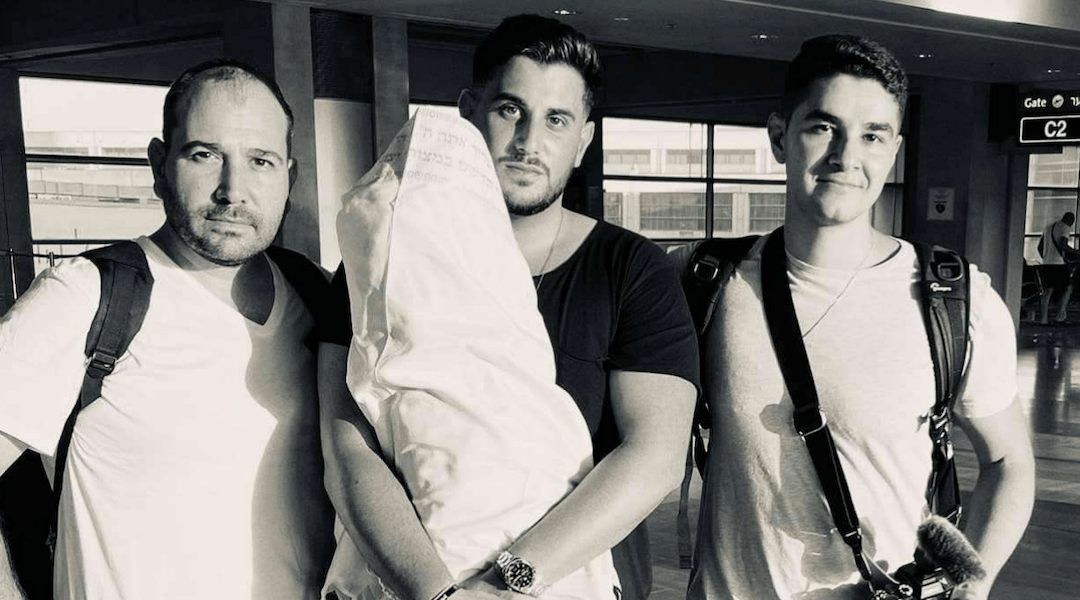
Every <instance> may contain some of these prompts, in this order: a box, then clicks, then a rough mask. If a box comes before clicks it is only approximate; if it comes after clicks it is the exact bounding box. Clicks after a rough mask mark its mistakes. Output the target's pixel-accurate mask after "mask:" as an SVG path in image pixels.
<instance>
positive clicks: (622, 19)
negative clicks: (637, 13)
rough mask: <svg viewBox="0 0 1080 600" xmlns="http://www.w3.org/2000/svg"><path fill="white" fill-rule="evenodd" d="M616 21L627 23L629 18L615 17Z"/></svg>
mask: <svg viewBox="0 0 1080 600" xmlns="http://www.w3.org/2000/svg"><path fill="white" fill-rule="evenodd" d="M615 20H616V21H629V20H630V17H615Z"/></svg>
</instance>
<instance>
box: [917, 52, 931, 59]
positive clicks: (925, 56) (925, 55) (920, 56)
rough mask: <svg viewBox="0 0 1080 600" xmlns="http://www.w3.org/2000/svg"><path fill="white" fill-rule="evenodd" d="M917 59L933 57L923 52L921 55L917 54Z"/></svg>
mask: <svg viewBox="0 0 1080 600" xmlns="http://www.w3.org/2000/svg"><path fill="white" fill-rule="evenodd" d="M919 58H934V55H933V54H930V53H929V52H923V53H922V54H919Z"/></svg>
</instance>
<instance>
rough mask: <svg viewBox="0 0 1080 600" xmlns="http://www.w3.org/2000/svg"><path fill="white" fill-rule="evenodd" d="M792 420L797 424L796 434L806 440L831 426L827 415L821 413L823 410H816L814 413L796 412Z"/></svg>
mask: <svg viewBox="0 0 1080 600" xmlns="http://www.w3.org/2000/svg"><path fill="white" fill-rule="evenodd" d="M815 413H816V414H815ZM815 416H816V417H817V418H815ZM792 420H793V421H794V422H795V432H796V433H798V434H799V435H800V436H802V438H803V439H804V440H805V439H806V438H807V437H809V436H811V435H813V434H815V433H817V432H819V431H821V430H822V429H825V426H826V425H828V424H829V423H828V419H826V418H825V413H823V412H821V408H816V409H814V411H813V412H811V411H796V412H795V414H794V415H793V417H792Z"/></svg>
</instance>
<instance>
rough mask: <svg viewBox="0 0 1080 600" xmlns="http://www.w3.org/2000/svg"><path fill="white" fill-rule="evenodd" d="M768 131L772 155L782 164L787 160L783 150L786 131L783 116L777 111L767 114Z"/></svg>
mask: <svg viewBox="0 0 1080 600" xmlns="http://www.w3.org/2000/svg"><path fill="white" fill-rule="evenodd" d="M768 132H769V146H770V147H771V148H772V153H773V157H774V158H776V162H778V163H780V164H784V161H786V160H787V155H786V153H785V152H784V134H785V133H786V132H787V122H786V121H784V117H782V116H780V115H779V114H777V113H772V114H771V115H769V123H768Z"/></svg>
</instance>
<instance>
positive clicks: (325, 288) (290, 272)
mask: <svg viewBox="0 0 1080 600" xmlns="http://www.w3.org/2000/svg"><path fill="white" fill-rule="evenodd" d="M266 255H267V256H268V257H270V259H271V260H273V261H274V264H276V265H277V266H278V268H279V269H281V274H282V275H284V276H285V279H286V280H288V282H289V284H290V285H292V287H293V289H294V290H296V293H297V294H299V295H300V299H301V300H303V301H304V305H305V306H307V308H308V311H309V312H310V313H311V316H312V317H314V318H315V321H316V322H319V321H320V320H321V319H324V318H326V315H325V310H326V301H327V297H328V295H329V291H330V280H329V279H328V278H327V275H326V273H324V272H323V270H322V269H321V268H320V267H319V266H318V265H316V264H315V263H313V262H311V260H310V259H308V257H306V256H304V255H303V254H300V253H299V252H296V251H294V250H289V249H287V248H282V247H281V246H270V247H269V248H267V249H266ZM316 337H317V336H316V331H315V329H312V332H311V333H310V334H309V335H308V336H307V338H306V339H305V340H304V344H305V345H307V347H308V348H310V349H311V351H312V352H315V351H316V349H317V348H318V340H317V339H316Z"/></svg>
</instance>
